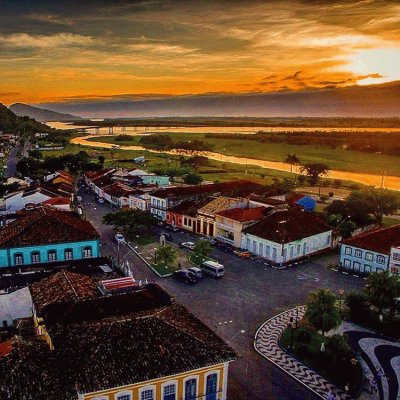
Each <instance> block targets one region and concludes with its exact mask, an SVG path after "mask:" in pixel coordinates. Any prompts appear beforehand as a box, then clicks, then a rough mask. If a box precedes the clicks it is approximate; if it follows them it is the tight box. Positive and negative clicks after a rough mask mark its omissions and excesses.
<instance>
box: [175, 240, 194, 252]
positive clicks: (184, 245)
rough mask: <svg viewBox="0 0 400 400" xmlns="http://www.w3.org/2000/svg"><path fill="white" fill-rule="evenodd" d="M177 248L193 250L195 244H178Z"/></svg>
mask: <svg viewBox="0 0 400 400" xmlns="http://www.w3.org/2000/svg"><path fill="white" fill-rule="evenodd" d="M179 247H183V248H185V249H189V250H193V249H194V247H195V244H194V243H193V242H182V243H180V244H179Z"/></svg>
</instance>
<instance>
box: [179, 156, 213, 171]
mask: <svg viewBox="0 0 400 400" xmlns="http://www.w3.org/2000/svg"><path fill="white" fill-rule="evenodd" d="M180 162H181V165H182V166H183V165H189V166H190V167H192V168H193V169H194V170H197V169H198V168H199V167H201V166H205V165H208V158H207V157H204V156H193V157H189V158H188V159H186V160H185V158H184V157H182V158H181V159H180Z"/></svg>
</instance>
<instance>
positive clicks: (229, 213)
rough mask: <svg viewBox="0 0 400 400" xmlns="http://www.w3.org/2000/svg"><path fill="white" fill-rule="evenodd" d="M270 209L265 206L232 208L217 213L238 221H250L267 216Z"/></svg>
mask: <svg viewBox="0 0 400 400" xmlns="http://www.w3.org/2000/svg"><path fill="white" fill-rule="evenodd" d="M267 212H268V209H267V208H265V207H254V208H248V207H246V208H232V209H230V210H225V211H221V212H219V213H217V215H219V216H221V217H224V218H228V219H232V220H234V221H238V222H250V221H257V220H259V219H261V218H263V217H264V216H265V214H266V213H267Z"/></svg>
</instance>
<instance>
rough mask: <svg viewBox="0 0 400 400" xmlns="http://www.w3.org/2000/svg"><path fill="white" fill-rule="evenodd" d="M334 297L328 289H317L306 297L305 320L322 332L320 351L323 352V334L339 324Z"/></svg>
mask: <svg viewBox="0 0 400 400" xmlns="http://www.w3.org/2000/svg"><path fill="white" fill-rule="evenodd" d="M335 303H336V296H335V295H334V294H333V293H332V292H331V291H330V290H329V289H318V290H316V291H314V292H310V293H309V295H308V302H307V310H306V313H305V318H306V320H307V321H308V322H309V323H310V324H311V325H312V326H313V327H314V328H315V329H316V330H317V331H321V332H322V336H323V341H322V344H321V351H324V350H325V334H326V332H329V331H330V330H331V329H334V328H336V327H337V326H338V325H339V323H340V314H339V310H338V309H337V307H336V305H335Z"/></svg>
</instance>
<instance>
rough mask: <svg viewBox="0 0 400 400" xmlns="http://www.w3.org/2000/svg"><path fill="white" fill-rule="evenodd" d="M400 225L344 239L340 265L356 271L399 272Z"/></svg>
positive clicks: (366, 272) (365, 272) (341, 247)
mask: <svg viewBox="0 0 400 400" xmlns="http://www.w3.org/2000/svg"><path fill="white" fill-rule="evenodd" d="M399 247H400V225H394V226H391V227H386V228H380V229H375V230H373V231H369V232H367V233H363V234H361V235H358V236H355V237H352V238H350V239H346V240H343V242H342V243H341V245H340V266H341V267H342V268H344V269H347V270H349V271H352V272H354V273H362V274H363V273H364V274H368V273H370V272H383V271H391V270H392V269H393V268H395V269H394V270H393V271H395V272H396V273H399V272H398V271H399V270H398V266H399V258H400V256H399V253H400V252H399V250H398V249H399Z"/></svg>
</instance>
